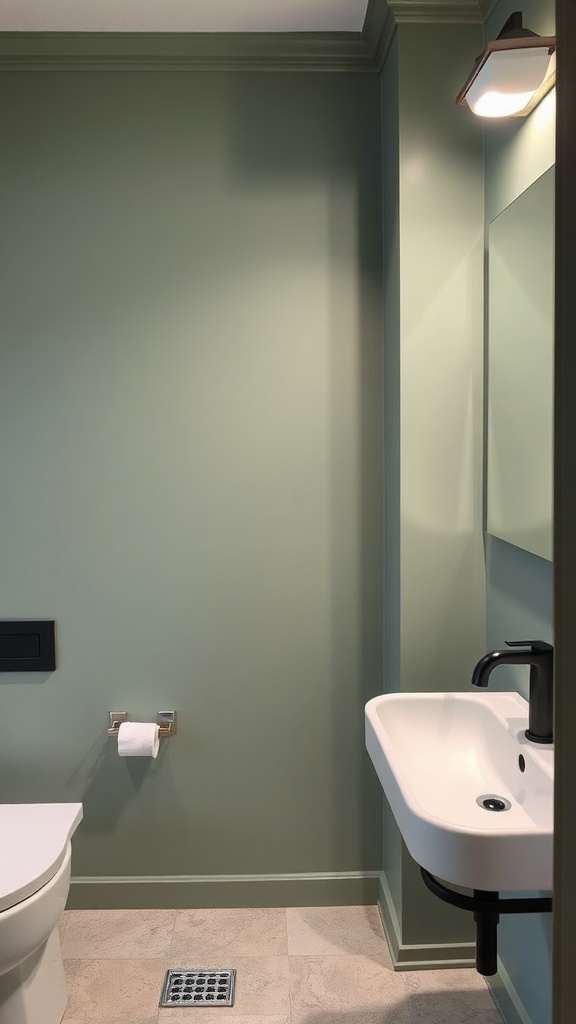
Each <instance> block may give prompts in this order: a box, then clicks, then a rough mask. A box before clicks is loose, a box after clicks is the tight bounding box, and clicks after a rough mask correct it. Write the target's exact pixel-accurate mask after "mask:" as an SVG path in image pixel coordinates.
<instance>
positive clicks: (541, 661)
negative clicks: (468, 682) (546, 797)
mask: <svg viewBox="0 0 576 1024" xmlns="http://www.w3.org/2000/svg"><path fill="white" fill-rule="evenodd" d="M506 643H507V645H508V647H511V648H516V650H514V649H513V650H508V651H490V653H489V654H485V655H484V657H483V658H481V659H480V661H479V662H478V664H477V665H476V667H475V668H474V671H473V673H472V685H473V686H488V679H489V676H490V673H491V672H492V670H493V669H495V668H496V666H497V665H529V666H530V700H529V713H528V729H527V730H526V736H527V738H528V739H529V740H532V742H533V743H552V742H553V738H554V733H553V688H554V687H553V679H554V648H553V647H552V646H551V644H547V643H545V642H544V641H543V640H507V641H506ZM518 648H523V650H518Z"/></svg>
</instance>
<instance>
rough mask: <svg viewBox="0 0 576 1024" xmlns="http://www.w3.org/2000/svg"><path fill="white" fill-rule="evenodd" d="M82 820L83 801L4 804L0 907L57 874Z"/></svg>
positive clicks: (0, 806) (0, 823)
mask: <svg viewBox="0 0 576 1024" xmlns="http://www.w3.org/2000/svg"><path fill="white" fill-rule="evenodd" d="M81 820H82V804H0V911H2V910H7V909H8V907H13V906H14V905H15V904H16V903H20V901H21V900H25V899H26V898H27V897H28V896H31V895H32V894H33V893H35V892H37V891H38V889H41V888H42V886H43V885H46V883H47V882H49V881H50V879H51V878H53V877H54V875H55V874H56V872H57V871H58V868H59V867H60V865H61V864H62V861H63V860H64V857H65V854H66V848H67V846H68V840H69V839H70V837H71V836H72V833H73V832H74V831H75V830H76V828H77V827H78V825H79V823H80V821H81Z"/></svg>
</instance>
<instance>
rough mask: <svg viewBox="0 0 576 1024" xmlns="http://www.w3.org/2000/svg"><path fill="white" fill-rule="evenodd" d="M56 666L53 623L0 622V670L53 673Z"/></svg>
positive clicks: (13, 620) (18, 620) (10, 620)
mask: <svg viewBox="0 0 576 1024" xmlns="http://www.w3.org/2000/svg"><path fill="white" fill-rule="evenodd" d="M55 668H56V644H55V640H54V622H51V621H50V620H47V619H41V620H39V621H37V620H34V621H28V620H26V619H4V620H3V621H0V672H53V671H54V669H55Z"/></svg>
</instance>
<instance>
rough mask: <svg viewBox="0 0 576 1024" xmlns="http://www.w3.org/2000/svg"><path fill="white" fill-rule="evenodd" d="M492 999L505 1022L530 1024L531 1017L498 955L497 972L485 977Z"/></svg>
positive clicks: (508, 1023) (509, 1023) (507, 1023)
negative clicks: (490, 976)
mask: <svg viewBox="0 0 576 1024" xmlns="http://www.w3.org/2000/svg"><path fill="white" fill-rule="evenodd" d="M486 981H487V982H488V988H489V989H490V994H491V996H492V999H493V1000H494V1002H495V1003H496V1006H497V1007H498V1009H499V1010H500V1013H501V1014H502V1016H503V1018H504V1020H505V1021H506V1024H532V1018H531V1017H530V1016H529V1014H528V1013H527V1012H526V1010H525V1009H524V1005H523V1003H522V1000H521V999H520V997H519V995H518V993H517V991H516V989H515V988H514V985H513V984H512V981H511V980H510V975H509V974H508V972H507V970H506V968H505V967H504V965H503V963H502V961H501V959H500V957H498V974H495V975H494V977H493V978H486Z"/></svg>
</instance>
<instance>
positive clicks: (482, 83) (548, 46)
mask: <svg viewBox="0 0 576 1024" xmlns="http://www.w3.org/2000/svg"><path fill="white" fill-rule="evenodd" d="M555 43H556V40H555V37H554V36H525V37H520V38H507V39H496V40H494V42H492V43H489V44H488V46H487V47H486V48H485V49H484V50H483V51H482V53H481V54H480V56H479V57H478V60H477V61H476V64H475V66H474V69H473V71H472V73H471V75H470V76H469V78H468V81H467V82H466V84H465V86H464V88H463V89H462V90H461V91H460V93H459V95H458V98H457V100H456V102H457V103H460V104H467V105H468V106H469V107H470V110H472V112H473V113H474V114H477V115H478V116H479V117H523V116H525V115H526V114H528V113H529V112H530V110H532V109H533V108H534V107H535V106H536V104H537V103H538V102H539V101H540V100H541V99H542V97H543V96H544V94H545V93H546V92H548V90H549V89H550V88H551V87H552V86H553V85H554V82H555V81H556V64H555V57H554V49H555Z"/></svg>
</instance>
